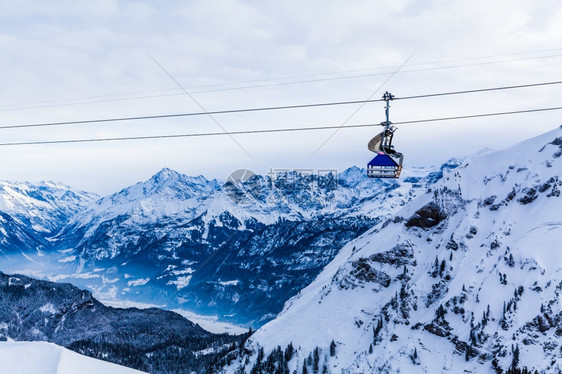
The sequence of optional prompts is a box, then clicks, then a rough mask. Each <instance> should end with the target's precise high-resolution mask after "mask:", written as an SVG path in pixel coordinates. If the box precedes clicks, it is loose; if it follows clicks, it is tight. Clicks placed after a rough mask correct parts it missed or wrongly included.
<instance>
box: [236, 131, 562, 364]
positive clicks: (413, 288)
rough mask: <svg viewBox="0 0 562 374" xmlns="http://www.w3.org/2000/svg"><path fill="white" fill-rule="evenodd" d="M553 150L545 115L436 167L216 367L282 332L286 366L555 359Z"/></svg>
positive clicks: (559, 239) (557, 239)
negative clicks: (542, 127) (510, 140)
mask: <svg viewBox="0 0 562 374" xmlns="http://www.w3.org/2000/svg"><path fill="white" fill-rule="evenodd" d="M561 156H562V128H558V129H556V130H553V131H551V132H549V133H546V134H543V135H541V136H539V137H536V138H533V139H530V140H528V141H525V142H523V143H521V144H518V145H517V146H515V147H512V148H510V149H507V150H503V151H498V152H492V153H489V154H486V155H479V156H475V157H474V158H473V159H471V160H468V161H467V162H466V163H465V164H463V165H461V166H460V167H458V168H456V169H453V170H450V171H448V172H447V173H445V175H444V177H443V179H442V180H441V181H439V182H438V183H437V184H436V185H435V186H432V187H433V188H431V189H428V191H427V192H426V193H425V194H424V195H421V196H419V197H418V198H416V199H415V200H414V201H412V202H411V203H410V204H408V205H406V206H405V207H404V208H403V209H401V210H399V211H398V212H397V213H396V216H395V217H394V218H391V219H389V220H387V221H385V222H381V223H380V224H378V225H377V226H375V227H374V228H372V229H371V230H368V231H367V232H366V233H364V234H363V235H362V236H361V237H359V238H358V239H356V240H354V241H351V242H350V243H348V244H347V245H346V246H345V247H343V248H342V249H341V251H340V252H339V254H338V255H337V256H336V257H335V258H334V260H333V261H332V262H331V263H329V264H328V265H327V266H326V267H325V268H324V270H323V271H322V272H321V273H320V274H319V276H318V277H317V278H316V279H315V280H314V281H313V282H312V283H311V284H310V285H309V286H308V287H306V288H305V289H303V290H302V291H301V292H300V293H299V294H298V295H296V296H295V297H293V298H291V299H290V300H288V301H287V302H286V304H285V306H284V309H283V311H282V312H281V313H280V314H279V315H278V316H277V318H276V319H274V320H272V321H270V322H269V323H268V324H266V325H264V326H263V327H262V328H260V329H259V330H258V331H256V333H255V334H254V335H253V336H252V337H251V338H250V340H249V341H248V343H247V345H246V348H248V349H249V351H251V352H252V353H251V354H250V356H249V360H248V363H245V357H242V358H239V359H238V361H235V363H234V364H232V365H230V366H229V367H227V368H225V372H236V370H240V369H243V371H244V372H250V371H251V369H252V367H253V366H256V363H259V359H257V357H258V354H257V352H258V351H259V349H260V348H263V349H264V353H265V356H264V358H262V361H261V362H264V363H265V362H266V361H267V360H269V359H270V360H269V363H268V365H269V364H270V363H271V362H277V361H275V360H276V359H278V357H279V356H283V355H273V356H272V357H268V356H269V355H270V353H271V352H272V351H273V350H274V349H276V347H278V346H279V347H280V348H281V350H285V348H286V347H287V346H288V345H289V344H292V346H293V347H294V349H295V353H293V355H292V358H291V360H290V361H289V363H288V365H287V366H288V368H289V369H290V371H291V372H293V371H294V370H296V371H297V372H298V373H301V372H302V371H303V364H304V363H305V362H307V363H306V365H307V367H308V369H307V370H308V372H311V371H313V370H314V369H313V367H312V366H311V364H310V362H311V361H312V360H311V359H309V357H311V356H312V357H314V356H316V355H318V356H319V369H320V372H322V371H323V370H327V372H330V373H340V372H341V373H374V372H377V373H441V372H450V373H460V372H466V373H490V374H492V373H495V372H496V371H497V369H498V368H499V369H503V370H504V371H505V370H507V369H508V368H510V367H516V368H523V367H527V368H529V369H532V370H533V372H534V370H535V369H536V370H538V371H539V372H541V373H554V372H561V370H562V357H561V356H560V354H559V352H560V350H561V342H562V339H561V336H562V308H561V303H562V300H561V294H562V256H561V254H560V250H561V249H562V244H561V243H562V197H561V196H560V190H561V189H562V177H561V175H562V157H561ZM332 341H333V342H334V343H335V344H334V348H335V349H333V350H332V352H330V345H331V342H332ZM315 350H316V352H319V354H315V353H314V352H315ZM332 353H333V354H332ZM285 357H286V355H285ZM263 365H265V364H263ZM324 366H325V369H324Z"/></svg>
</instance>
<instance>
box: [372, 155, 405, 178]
mask: <svg viewBox="0 0 562 374" xmlns="http://www.w3.org/2000/svg"><path fill="white" fill-rule="evenodd" d="M401 171H402V167H401V166H400V165H398V163H397V162H396V161H394V159H393V158H392V157H390V156H389V155H387V154H385V153H384V152H379V153H378V154H377V155H376V156H375V158H373V159H372V160H371V161H370V162H369V163H368V164H367V176H368V177H370V178H398V177H400V172H401Z"/></svg>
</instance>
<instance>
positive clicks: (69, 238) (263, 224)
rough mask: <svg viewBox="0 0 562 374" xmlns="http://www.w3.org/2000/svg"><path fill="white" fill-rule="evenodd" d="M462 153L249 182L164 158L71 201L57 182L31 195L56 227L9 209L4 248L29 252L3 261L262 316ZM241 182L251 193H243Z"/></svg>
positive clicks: (210, 310) (84, 282) (238, 318)
mask: <svg viewBox="0 0 562 374" xmlns="http://www.w3.org/2000/svg"><path fill="white" fill-rule="evenodd" d="M458 163H459V162H458V161H455V160H453V161H451V162H450V163H448V164H446V165H443V166H442V168H441V170H437V171H436V172H430V171H429V170H426V169H416V170H409V171H407V172H405V173H404V174H405V176H406V178H405V179H403V180H373V179H368V178H366V177H365V171H364V169H360V168H357V167H352V168H350V169H347V170H345V171H344V172H342V173H340V174H335V173H324V174H322V175H318V174H314V173H309V174H305V173H303V172H300V173H291V172H289V173H287V174H281V175H277V176H276V177H275V178H271V177H270V176H259V175H257V176H254V177H253V178H251V179H249V180H247V181H244V182H243V183H242V184H241V185H236V184H234V183H227V184H222V183H220V182H218V181H216V180H207V179H205V178H204V177H202V176H199V177H189V176H186V175H181V174H179V173H177V172H175V171H172V170H170V169H163V170H161V171H160V172H159V173H157V174H156V175H154V176H153V177H152V178H150V179H149V180H148V181H145V182H141V183H137V184H136V185H133V186H131V187H128V188H126V189H124V190H122V191H120V192H119V193H116V194H113V195H110V196H107V197H104V198H102V199H99V200H97V201H93V199H92V198H91V196H90V195H87V194H85V193H81V194H78V193H76V196H78V197H76V198H75V199H70V200H69V201H67V200H63V199H61V198H59V197H58V196H59V195H61V194H60V193H59V192H57V191H58V190H56V189H55V190H53V191H51V192H49V194H50V195H49V194H46V193H44V194H43V195H44V196H45V197H44V200H45V201H42V200H41V201H35V200H29V201H28V200H27V199H23V201H24V203H25V204H27V205H28V206H30V207H31V208H30V209H29V210H28V212H36V211H38V210H39V208H38V206H41V204H43V205H45V204H47V205H48V206H49V207H53V209H54V208H56V207H57V206H58V205H60V206H61V207H60V208H59V209H58V210H56V209H54V210H52V211H53V212H54V213H49V214H50V216H48V217H55V216H56V217H58V218H49V219H45V220H46V221H48V222H50V224H51V226H56V227H57V228H56V229H54V230H53V228H52V227H49V231H48V232H47V231H44V232H43V231H38V232H35V231H34V232H33V233H28V232H27V231H25V230H26V229H28V226H29V225H26V224H25V222H24V218H18V220H19V221H16V222H14V223H12V222H11V221H9V220H6V224H5V225H3V226H2V227H4V230H5V232H6V236H5V246H1V245H0V247H2V248H6V249H5V251H8V250H9V251H11V253H13V252H16V253H19V252H18V251H14V248H16V247H17V248H22V250H23V252H24V253H25V256H26V257H22V256H17V255H12V256H9V257H8V258H6V259H5V261H4V262H3V263H2V264H0V266H3V267H2V269H4V270H5V271H20V272H21V271H27V272H28V273H32V274H37V275H40V276H44V277H48V278H49V279H51V280H62V279H64V280H66V281H70V282H72V283H74V284H77V285H80V286H82V287H87V288H89V289H91V290H93V291H94V292H95V293H96V294H97V295H99V296H100V297H102V298H104V299H126V300H134V301H139V302H145V303H151V304H157V305H165V306H167V307H170V308H172V307H173V308H175V307H182V308H185V309H189V310H193V311H196V312H199V313H203V314H211V315H218V316H220V317H221V318H222V319H227V320H230V321H233V322H235V323H238V324H244V325H248V324H252V325H253V326H259V325H261V324H263V323H264V322H266V321H268V320H270V319H271V318H273V317H274V316H275V315H276V314H277V313H278V312H279V311H280V310H281V309H282V307H283V304H284V302H285V301H286V300H287V299H288V298H290V297H291V296H294V295H295V294H296V293H297V292H298V291H299V290H301V289H302V288H303V287H305V286H306V285H308V284H309V283H310V282H311V281H312V280H313V279H314V278H315V277H316V275H317V274H318V273H319V272H320V271H321V270H322V269H323V268H324V266H325V265H326V264H328V263H329V262H330V261H331V260H332V259H333V258H334V257H335V256H336V254H337V253H338V251H339V249H340V248H341V247H342V246H343V245H345V244H346V243H347V242H348V241H350V240H352V239H354V238H356V237H357V236H359V235H360V234H362V233H363V232H364V231H366V230H367V229H369V228H370V227H372V226H374V225H375V224H377V223H378V222H380V221H382V220H385V219H386V218H387V217H389V216H391V215H392V214H393V213H394V212H395V211H396V210H397V209H399V208H400V207H401V206H404V205H405V204H407V203H408V202H409V201H411V200H412V199H413V198H414V197H415V196H416V195H418V194H420V193H423V192H424V191H425V189H426V188H428V187H429V186H431V185H432V184H434V183H435V181H437V180H439V179H440V178H441V176H442V172H443V170H448V169H451V168H454V167H456V166H457V165H458ZM47 187H48V185H46V186H43V187H41V186H40V187H32V186H28V188H30V189H33V188H35V190H39V189H42V190H43V189H46V188H47ZM55 187H56V186H55ZM55 187H53V188H55ZM56 188H59V187H56ZM46 190H47V191H48V189H46ZM240 193H242V194H244V193H245V194H246V195H248V196H249V197H251V198H250V199H247V201H239V200H237V197H238V196H239V195H240ZM69 194H70V192H69ZM237 194H238V195H237ZM49 196H51V198H49ZM241 202H242V203H241ZM22 204H23V203H21V204H20V205H22ZM49 212H51V211H49ZM20 213H21V214H20V216H21V217H25V210H22V211H21V212H20ZM55 213H56V214H55ZM35 215H36V213H33V216H35ZM30 220H31V218H30ZM17 224H19V226H17ZM42 233H43V234H42ZM14 236H15V238H14ZM2 240H3V239H2V237H1V236H0V244H1V241H2ZM14 243H16V244H17V245H16V244H14ZM36 248H39V249H40V250H39V252H38V251H37V249H36Z"/></svg>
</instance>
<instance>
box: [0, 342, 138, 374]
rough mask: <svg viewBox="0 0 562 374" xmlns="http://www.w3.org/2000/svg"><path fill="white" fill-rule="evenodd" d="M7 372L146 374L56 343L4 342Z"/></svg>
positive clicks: (0, 351)
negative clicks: (79, 352)
mask: <svg viewBox="0 0 562 374" xmlns="http://www.w3.org/2000/svg"><path fill="white" fill-rule="evenodd" d="M0 362H2V372H3V373H25V374H76V373H81V374H99V373H105V374H142V373H143V372H142V371H138V370H134V369H131V368H127V367H124V366H119V365H116V364H112V363H109V362H105V361H101V360H96V359H95V358H90V357H88V356H83V355H80V354H78V353H76V352H72V351H70V350H68V349H66V348H63V347H61V346H58V345H56V344H53V343H46V342H13V341H11V342H2V343H0Z"/></svg>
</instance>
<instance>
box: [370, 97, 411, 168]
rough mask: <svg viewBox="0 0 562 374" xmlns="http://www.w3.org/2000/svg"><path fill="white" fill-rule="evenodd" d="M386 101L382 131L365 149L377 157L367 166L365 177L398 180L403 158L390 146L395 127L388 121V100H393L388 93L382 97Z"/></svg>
mask: <svg viewBox="0 0 562 374" xmlns="http://www.w3.org/2000/svg"><path fill="white" fill-rule="evenodd" d="M382 98H383V100H384V101H386V108H385V112H386V121H385V122H381V126H384V130H383V131H382V132H381V133H380V134H378V135H377V136H375V137H374V138H373V139H371V141H370V142H369V144H368V145H367V148H369V151H371V152H375V153H376V154H377V155H376V156H375V158H373V159H372V160H371V161H370V162H369V163H368V164H367V176H368V177H369V178H399V177H400V172H401V171H402V162H403V161H404V156H403V155H402V153H399V152H396V151H395V150H394V146H393V145H392V137H393V136H394V131H396V127H394V126H392V122H390V119H389V109H390V100H392V99H394V95H391V94H390V93H389V92H388V91H387V92H385V94H384V95H383V97H382Z"/></svg>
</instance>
